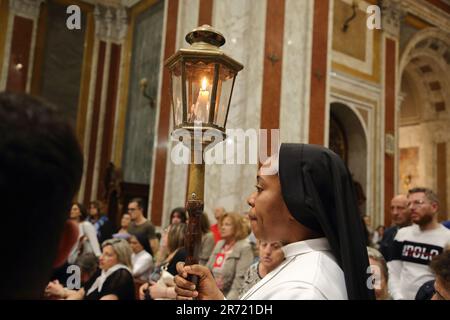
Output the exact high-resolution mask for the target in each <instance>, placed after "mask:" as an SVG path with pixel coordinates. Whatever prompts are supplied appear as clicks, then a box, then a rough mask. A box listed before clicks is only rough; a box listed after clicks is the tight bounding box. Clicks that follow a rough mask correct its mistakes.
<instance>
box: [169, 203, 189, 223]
mask: <svg viewBox="0 0 450 320" xmlns="http://www.w3.org/2000/svg"><path fill="white" fill-rule="evenodd" d="M186 220H187V215H186V210H185V209H184V208H183V207H178V208H175V209H173V210H172V212H171V213H170V224H176V223H186Z"/></svg>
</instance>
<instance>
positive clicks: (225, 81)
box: [214, 65, 236, 128]
mask: <svg viewBox="0 0 450 320" xmlns="http://www.w3.org/2000/svg"><path fill="white" fill-rule="evenodd" d="M235 76H236V73H235V72H234V71H232V70H230V69H228V68H227V67H225V66H223V65H221V66H220V69H219V82H218V84H217V99H216V107H215V109H216V110H215V112H214V124H216V125H217V126H219V127H222V128H225V125H226V123H225V121H226V116H227V111H228V105H229V103H230V99H231V90H232V89H233V80H234V77H235Z"/></svg>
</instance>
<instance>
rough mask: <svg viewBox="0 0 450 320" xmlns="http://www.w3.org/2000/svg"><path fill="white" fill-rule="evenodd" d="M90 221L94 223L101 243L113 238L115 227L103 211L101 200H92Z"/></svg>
mask: <svg viewBox="0 0 450 320" xmlns="http://www.w3.org/2000/svg"><path fill="white" fill-rule="evenodd" d="M89 221H90V222H91V223H92V224H93V225H94V227H95V230H96V231H97V238H98V241H99V242H100V243H103V242H104V241H106V240H108V239H111V238H112V235H113V227H112V224H111V221H109V219H108V217H107V216H106V215H105V214H103V213H102V203H101V202H100V201H91V202H90V203H89Z"/></svg>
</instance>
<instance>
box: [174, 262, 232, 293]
mask: <svg viewBox="0 0 450 320" xmlns="http://www.w3.org/2000/svg"><path fill="white" fill-rule="evenodd" d="M177 272H178V275H177V276H175V292H176V294H177V299H178V300H192V299H194V298H197V299H199V300H223V299H224V296H223V294H222V292H221V291H220V290H219V288H218V287H217V285H216V281H215V280H214V277H213V276H212V274H211V272H210V271H209V269H208V268H207V267H205V266H201V265H199V264H194V265H191V266H185V265H184V262H178V263H177ZM188 275H196V276H197V277H198V279H199V280H198V287H196V286H195V284H194V283H192V282H190V281H188V280H187V278H188Z"/></svg>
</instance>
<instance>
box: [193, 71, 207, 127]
mask: <svg viewBox="0 0 450 320" xmlns="http://www.w3.org/2000/svg"><path fill="white" fill-rule="evenodd" d="M207 87H208V80H207V79H206V77H203V79H202V83H201V88H200V92H199V93H198V98H197V103H196V104H195V108H194V115H193V118H194V119H195V120H197V121H202V122H208V120H209V119H208V118H209V117H208V116H209V91H208V90H207Z"/></svg>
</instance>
